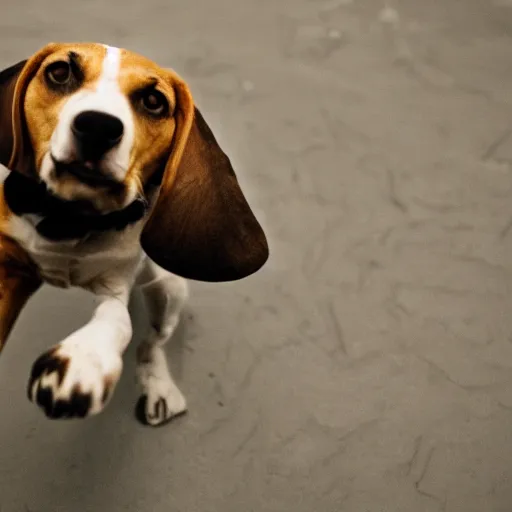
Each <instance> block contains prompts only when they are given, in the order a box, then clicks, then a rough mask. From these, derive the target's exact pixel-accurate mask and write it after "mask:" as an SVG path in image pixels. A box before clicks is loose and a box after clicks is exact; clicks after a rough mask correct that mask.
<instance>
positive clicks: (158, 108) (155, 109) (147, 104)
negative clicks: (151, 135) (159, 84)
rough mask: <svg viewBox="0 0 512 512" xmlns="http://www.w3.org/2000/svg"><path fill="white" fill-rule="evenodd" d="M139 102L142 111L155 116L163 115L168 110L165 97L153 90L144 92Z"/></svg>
mask: <svg viewBox="0 0 512 512" xmlns="http://www.w3.org/2000/svg"><path fill="white" fill-rule="evenodd" d="M141 102H142V106H143V107H144V109H145V110H147V111H148V112H149V113H150V114H152V115H155V116H160V115H163V114H164V113H165V112H166V111H167V109H168V108H169V105H168V103H167V100H166V99H165V96H164V95H163V94H162V93H161V92H159V91H157V90H155V89H152V90H150V91H147V92H145V93H144V94H143V95H142V98H141Z"/></svg>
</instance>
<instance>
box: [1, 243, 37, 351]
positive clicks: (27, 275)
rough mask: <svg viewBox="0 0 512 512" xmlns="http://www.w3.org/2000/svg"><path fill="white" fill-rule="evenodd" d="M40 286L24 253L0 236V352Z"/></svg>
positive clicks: (35, 272) (17, 246) (32, 264)
mask: <svg viewBox="0 0 512 512" xmlns="http://www.w3.org/2000/svg"><path fill="white" fill-rule="evenodd" d="M40 286H41V279H40V277H39V275H38V273H37V269H36V267H35V265H34V263H32V262H31V261H30V260H29V257H28V255H27V254H26V253H25V251H23V249H21V247H20V246H19V245H18V244H16V242H14V241H13V240H11V239H10V238H7V237H4V236H2V235H0V352H1V351H2V349H3V348H4V346H5V343H6V342H7V338H8V337H9V334H10V333H11V330H12V327H13V325H14V322H15V321H16V319H17V318H18V315H19V314H20V312H21V310H22V309H23V307H24V306H25V304H26V302H27V301H28V299H29V298H30V297H31V296H32V295H33V294H34V293H35V292H36V291H37V289H38V288H39V287H40Z"/></svg>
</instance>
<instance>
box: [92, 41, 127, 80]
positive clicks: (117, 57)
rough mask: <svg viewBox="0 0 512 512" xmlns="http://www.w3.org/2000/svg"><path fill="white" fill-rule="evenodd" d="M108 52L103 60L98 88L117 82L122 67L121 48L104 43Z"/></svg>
mask: <svg viewBox="0 0 512 512" xmlns="http://www.w3.org/2000/svg"><path fill="white" fill-rule="evenodd" d="M104 46H105V48H106V50H107V53H106V54H105V59H104V61H103V70H102V73H101V77H100V80H99V82H98V87H97V89H98V90H99V89H101V88H103V87H107V86H108V85H109V84H117V80H118V78H119V68H120V67H121V50H120V49H119V48H115V47H113V46H107V45H104Z"/></svg>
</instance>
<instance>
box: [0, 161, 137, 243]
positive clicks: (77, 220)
mask: <svg viewBox="0 0 512 512" xmlns="http://www.w3.org/2000/svg"><path fill="white" fill-rule="evenodd" d="M4 196H5V201H6V203H7V206H8V207H9V208H10V209H11V211H12V212H13V213H14V214H15V215H25V214H37V215H38V216H40V217H42V220H40V221H39V222H38V224H37V225H36V230H37V232H38V233H39V234H40V235H41V236H44V237H45V238H47V239H49V240H55V241H57V240H72V239H79V238H83V237H84V236H85V235H87V234H88V233H90V232H91V231H110V230H117V231H121V230H122V229H124V228H125V227H126V226H128V225H130V224H134V223H135V222H137V221H139V220H140V219H142V217H144V215H145V213H146V203H145V201H143V200H142V198H139V199H136V200H135V201H133V202H132V203H131V204H129V205H128V206H127V207H126V208H124V209H122V210H119V211H115V212H112V213H107V214H105V215H100V214H95V215H92V214H85V213H83V211H81V209H80V207H81V206H83V203H82V204H80V203H79V202H76V201H64V200H63V199H59V198H57V197H55V196H54V195H52V194H51V192H50V191H49V190H48V189H47V188H46V186H45V184H44V183H42V182H36V181H34V180H32V179H30V178H27V177H25V176H23V175H22V174H20V173H18V172H16V171H11V172H10V173H9V175H8V176H7V178H6V179H5V181H4Z"/></svg>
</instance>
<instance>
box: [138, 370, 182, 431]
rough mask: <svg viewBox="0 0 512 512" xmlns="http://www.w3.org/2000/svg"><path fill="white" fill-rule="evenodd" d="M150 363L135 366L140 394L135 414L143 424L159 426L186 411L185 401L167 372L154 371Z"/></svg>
mask: <svg viewBox="0 0 512 512" xmlns="http://www.w3.org/2000/svg"><path fill="white" fill-rule="evenodd" d="M154 370H155V368H153V367H152V366H151V365H140V366H139V367H138V368H137V374H138V378H139V382H140V383H141V384H142V395H141V397H140V398H139V400H138V402H137V406H136V407H135V416H136V417H137V419H138V420H139V421H140V422H141V423H142V424H143V425H149V426H151V427H159V426H161V425H165V424H166V423H168V422H169V421H171V420H173V419H174V418H177V417H178V416H182V415H183V414H185V413H186V412H187V401H186V400H185V397H184V396H183V394H182V393H181V391H180V390H179V389H178V387H177V386H176V384H175V383H174V382H173V381H172V379H171V378H170V377H169V376H168V375H167V374H162V375H158V373H154Z"/></svg>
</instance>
